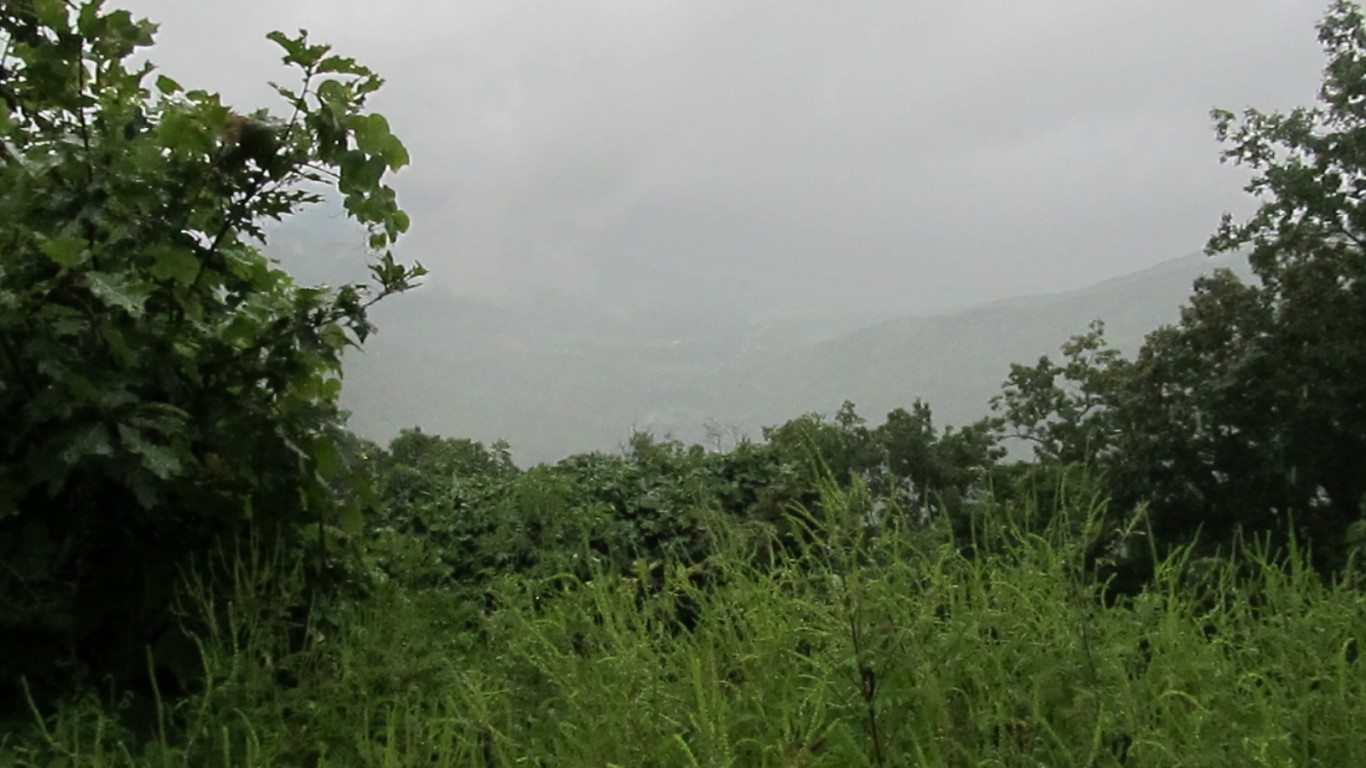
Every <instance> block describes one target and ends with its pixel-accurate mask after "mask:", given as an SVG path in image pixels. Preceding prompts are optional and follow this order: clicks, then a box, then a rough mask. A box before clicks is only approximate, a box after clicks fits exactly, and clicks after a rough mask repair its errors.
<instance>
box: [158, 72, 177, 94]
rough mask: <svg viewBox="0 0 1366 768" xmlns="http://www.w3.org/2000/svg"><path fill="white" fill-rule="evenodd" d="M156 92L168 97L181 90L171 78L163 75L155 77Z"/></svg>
mask: <svg viewBox="0 0 1366 768" xmlns="http://www.w3.org/2000/svg"><path fill="white" fill-rule="evenodd" d="M157 90H158V91H161V92H162V93H163V94H166V95H167V96H169V95H171V94H173V93H177V92H179V91H180V90H182V89H181V87H180V83H177V82H176V81H174V80H172V79H171V78H169V77H167V76H165V75H157Z"/></svg>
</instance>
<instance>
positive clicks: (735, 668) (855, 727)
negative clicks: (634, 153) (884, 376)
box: [0, 0, 1366, 766]
mask: <svg viewBox="0 0 1366 768" xmlns="http://www.w3.org/2000/svg"><path fill="white" fill-rule="evenodd" d="M151 33H152V27H151V26H150V25H149V24H147V23H145V22H137V21H135V20H133V19H132V18H131V17H130V16H129V15H128V14H126V13H123V12H112V13H106V12H105V11H104V10H103V9H102V7H101V4H100V3H98V2H93V3H86V4H84V5H81V6H80V7H78V8H72V7H71V6H69V5H68V4H66V3H65V2H62V0H19V1H18V2H11V3H7V4H5V5H4V6H3V7H0V34H2V35H3V38H2V40H3V54H2V57H0V66H3V68H4V77H3V79H0V98H3V100H4V102H5V107H6V108H5V110H3V111H0V138H2V139H3V142H0V216H2V217H3V218H0V222H3V224H2V225H0V226H3V230H0V240H2V241H3V248H4V250H3V251H0V373H2V374H3V375H0V414H3V419H4V422H3V423H5V424H7V425H12V426H11V428H10V430H9V431H8V432H7V433H6V434H5V435H4V438H3V442H0V451H3V453H2V454H0V765H10V764H13V765H22V766H40V765H41V766H49V765H60V766H83V765H89V766H118V765H166V766H174V765H193V766H204V765H208V766H214V765H219V766H236V765H357V766H361V765H393V766H400V765H403V766H406V765H472V766H510V765H518V764H527V765H545V766H561V765H569V766H576V765H593V766H610V765H621V766H648V765H659V766H672V765H708V766H710V765H738V766H750V765H754V766H817V765H829V766H851V765H878V766H880V765H926V766H941V765H945V766H958V765H962V766H968V765H974V766H976V765H1004V766H1013V765H1049V766H1053V765H1077V766H1171V765H1202V766H1204V765H1229V766H1246V765H1267V766H1271V765H1276V766H1281V765H1304V766H1315V765H1320V766H1342V765H1358V764H1366V742H1363V740H1362V739H1360V738H1359V736H1358V734H1360V733H1362V732H1366V695H1364V694H1366V674H1363V671H1362V662H1361V661H1360V658H1359V657H1360V649H1361V646H1362V644H1363V643H1364V642H1366V591H1363V586H1366V584H1363V579H1366V568H1363V565H1362V558H1363V557H1364V556H1366V552H1363V549H1366V519H1363V513H1366V480H1363V478H1364V477H1366V475H1364V474H1363V473H1362V471H1361V470H1362V469H1363V467H1362V460H1363V457H1366V416H1363V411H1362V409H1363V407H1366V406H1363V403H1366V365H1363V358H1362V354H1363V353H1362V345H1361V342H1360V340H1361V339H1363V338H1366V333H1363V332H1366V314H1363V313H1366V295H1363V293H1362V292H1363V291H1366V287H1363V286H1366V282H1364V281H1363V280H1364V279H1366V275H1364V274H1363V270H1366V246H1363V243H1366V222H1363V221H1362V220H1361V218H1360V216H1361V214H1360V213H1359V212H1358V210H1357V197H1356V196H1357V195H1359V189H1361V188H1363V187H1366V162H1363V161H1362V160H1361V157H1360V153H1359V152H1357V150H1356V147H1357V146H1358V144H1359V143H1360V139H1359V137H1360V135H1361V134H1362V132H1363V131H1366V99H1363V98H1361V95H1362V92H1363V91H1366V20H1363V18H1362V15H1361V13H1360V12H1359V11H1358V10H1357V8H1356V6H1354V5H1352V4H1350V3H1346V2H1339V3H1336V4H1335V5H1334V6H1333V7H1332V9H1331V10H1330V12H1329V14H1328V16H1327V18H1326V19H1325V21H1324V23H1323V25H1322V28H1321V37H1322V40H1323V42H1324V45H1325V48H1326V50H1327V53H1328V56H1329V67H1328V69H1327V72H1326V75H1325V85H1324V88H1323V92H1322V94H1321V99H1320V106H1319V107H1317V108H1315V109H1306V110H1299V111H1296V112H1293V113H1291V114H1289V115H1266V114H1262V113H1259V112H1255V111H1252V112H1249V113H1247V114H1246V115H1245V116H1244V117H1243V118H1242V119H1241V120H1240V119H1237V118H1235V117H1234V116H1231V115H1228V114H1226V113H1216V119H1217V122H1218V126H1219V134H1220V136H1221V138H1223V139H1224V140H1225V141H1226V142H1227V143H1228V145H1229V147H1230V148H1229V150H1228V151H1227V155H1226V156H1227V157H1228V158H1229V159H1230V160H1233V161H1237V162H1242V163H1246V164H1248V165H1249V166H1250V167H1252V169H1253V170H1254V171H1255V173H1256V176H1255V178H1254V181H1253V183H1252V185H1251V187H1250V191H1252V192H1253V193H1254V194H1257V195H1259V196H1261V198H1262V201H1263V206H1262V207H1261V209H1260V210H1259V211H1258V212H1257V213H1256V214H1255V215H1254V216H1253V218H1252V219H1250V220H1249V221H1248V222H1246V223H1243V224H1238V223H1236V222H1233V221H1231V220H1230V221H1227V222H1225V224H1224V226H1223V227H1222V228H1221V229H1220V231H1219V233H1218V234H1217V235H1216V236H1215V238H1214V239H1213V240H1212V241H1211V249H1212V250H1225V249H1234V248H1248V249H1250V253H1251V258H1252V264H1253V267H1254V270H1255V273H1256V276H1257V278H1258V279H1257V282H1255V283H1251V284H1244V283H1242V282H1240V281H1239V280H1237V279H1236V278H1235V277H1233V276H1232V275H1231V274H1228V273H1221V274H1219V275H1216V276H1215V277H1214V278H1211V279H1209V280H1204V281H1201V282H1200V283H1198V284H1197V285H1196V290H1195V295H1194V296H1193V298H1192V300H1191V304H1190V306H1189V307H1188V308H1187V309H1186V311H1185V312H1184V314H1183V318H1182V321H1181V322H1180V323H1179V324H1178V325H1176V326H1173V327H1168V328H1162V329H1159V330H1157V331H1155V332H1154V333H1153V334H1152V335H1151V336H1149V338H1148V341H1147V342H1146V343H1145V345H1144V346H1143V348H1142V350H1141V351H1140V352H1139V354H1138V356H1137V358H1136V359H1134V360H1132V361H1131V360H1126V359H1124V357H1123V356H1121V355H1120V354H1118V353H1117V352H1115V351H1113V350H1111V349H1109V348H1108V347H1107V346H1106V343H1105V340H1104V336H1103V329H1102V328H1100V327H1099V326H1097V327H1093V328H1092V329H1091V331H1090V332H1089V333H1087V334H1085V335H1082V336H1079V337H1077V338H1075V339H1073V340H1072V341H1070V342H1068V344H1067V345H1065V346H1064V348H1063V355H1064V358H1063V360H1062V361H1061V362H1054V361H1053V360H1051V359H1048V358H1045V359H1043V360H1040V361H1039V362H1038V363H1037V364H1036V365H1034V366H1015V367H1014V368H1013V369H1012V371H1011V372H1010V374H1009V378H1008V379H1007V381H1006V384H1005V388H1004V389H1003V391H1002V393H1001V395H1000V397H999V398H998V399H997V400H996V407H997V414H998V415H997V417H996V418H993V419H988V420H985V421H983V422H980V423H977V424H973V425H968V426H966V427H962V428H956V429H954V428H950V429H943V428H939V427H936V425H935V424H934V420H933V416H932V412H931V410H930V407H929V406H928V405H926V404H924V403H920V402H915V403H913V404H912V405H911V407H910V409H909V410H906V409H897V410H894V411H892V412H891V413H889V414H888V415H887V417H886V419H885V420H884V422H883V423H882V424H879V425H876V426H870V425H869V424H868V423H867V422H866V421H865V420H864V419H863V418H862V417H861V416H860V415H859V414H858V413H857V412H856V410H855V408H854V406H853V404H851V403H845V404H844V406H843V407H842V408H841V409H840V410H839V412H838V414H837V415H836V417H835V418H834V419H833V420H827V419H824V418H822V417H820V416H815V415H810V416H803V417H800V418H797V419H794V420H792V421H789V422H787V423H786V424H783V425H780V426H777V427H774V428H771V429H769V430H766V431H765V434H764V440H763V441H762V442H760V443H750V442H741V443H740V444H739V445H736V446H735V447H734V448H733V449H731V450H730V451H727V452H720V451H708V450H705V449H703V448H702V447H699V446H686V445H683V444H680V443H677V442H673V441H669V440H656V439H654V438H653V437H652V436H650V435H645V434H637V435H635V436H633V437H632V438H631V441H630V443H629V446H628V447H627V448H626V449H625V450H623V451H622V452H621V454H620V455H604V454H592V455H584V456H575V457H571V458H569V459H566V460H564V461H562V462H560V463H559V464H557V465H554V466H537V467H532V468H528V469H523V468H519V467H517V466H515V464H514V463H513V462H512V461H511V459H510V455H509V451H508V447H507V446H505V445H494V446H484V445H481V444H479V443H475V442H471V441H468V440H458V439H450V438H442V437H437V436H433V435H428V434H424V433H422V432H421V431H420V430H416V429H414V430H410V431H406V432H404V433H403V434H401V435H400V436H399V437H397V438H396V439H394V440H393V441H392V442H391V443H390V444H389V445H388V446H387V447H380V446H377V445H373V444H370V443H367V442H365V441H363V440H360V439H357V438H355V437H353V436H350V435H348V434H347V433H346V432H345V431H344V429H343V428H342V424H341V419H340V417H339V415H338V413H337V409H336V397H337V393H338V390H339V377H340V373H341V372H340V353H341V351H342V350H343V349H344V348H346V347H347V346H349V345H353V344H359V343H361V342H363V341H364V340H365V337H366V335H367V334H368V333H369V331H370V326H369V324H368V323H367V321H366V309H367V308H368V307H369V306H370V305H371V304H372V303H373V302H374V301H375V300H377V299H378V298H381V297H383V296H385V295H388V294H391V293H395V292H401V291H403V290H405V289H407V288H408V287H410V286H411V285H412V284H413V283H414V281H415V280H416V279H417V278H419V277H420V276H421V274H422V271H421V268H420V267H416V268H411V269H410V268H405V267H402V266H400V265H398V264H397V263H396V262H395V261H394V258H393V256H392V255H391V254H390V252H389V251H388V248H389V247H390V245H391V244H392V242H393V241H394V240H395V239H396V238H397V237H398V236H399V234H400V233H401V232H402V231H403V230H404V229H406V227H407V219H406V217H405V216H404V215H403V213H402V212H401V211H400V210H399V209H398V208H397V206H396V202H395V198H394V195H393V192H392V191H391V190H390V189H389V188H388V187H386V186H384V185H383V184H382V183H381V180H382V178H383V176H384V174H385V173H386V172H387V171H390V170H396V169H397V168H398V167H400V166H402V165H403V164H404V163H405V162H406V153H405V152H404V150H403V147H402V145H401V143H399V141H398V140H397V139H396V138H394V137H393V136H392V135H391V134H390V133H389V131H388V128H387V125H386V124H385V122H384V120H383V118H381V117H378V116H376V115H371V114H368V113H366V112H365V111H364V103H365V99H366V97H367V96H368V95H369V94H371V93H373V92H374V91H375V89H377V88H378V87H379V85H380V80H379V78H378V77H377V76H376V75H374V74H373V73H372V72H370V71H369V70H367V69H365V68H364V67H362V66H360V65H359V64H357V63H356V62H354V61H352V60H351V59H348V58H345V57H339V56H334V55H332V54H331V53H330V51H329V50H328V49H327V48H326V47H324V46H315V45H311V44H309V43H308V42H307V41H306V39H305V38H304V37H303V36H302V35H301V36H300V37H298V38H290V37H286V36H283V35H278V34H276V35H273V36H272V39H274V40H275V41H276V42H277V43H279V44H280V45H281V47H282V48H283V49H284V51H285V61H286V62H287V63H289V64H292V65H294V66H296V67H298V68H299V69H300V71H301V79H302V82H303V85H302V86H301V87H300V88H299V90H297V91H291V90H289V89H285V88H281V89H279V90H280V94H281V96H282V97H283V98H284V100H285V103H286V105H287V108H288V110H289V112H290V114H291V116H290V117H289V118H287V119H276V118H273V117H272V116H270V115H269V114H268V113H266V112H253V113H252V114H250V115H249V116H248V115H243V114H241V113H238V112H234V111H233V110H231V109H229V108H228V107H226V106H224V105H222V104H221V103H220V101H219V99H218V98H217V97H216V96H215V95H213V94H208V93H205V92H202V91H194V90H185V89H182V88H181V87H180V86H179V85H178V84H176V83H174V82H173V81H171V80H169V79H167V78H165V77H164V76H157V77H155V78H153V77H152V76H153V72H152V71H151V70H150V69H148V68H145V67H144V68H143V69H138V70H129V69H128V68H127V67H126V66H125V64H124V62H125V61H127V60H128V59H129V57H130V56H131V54H132V53H133V52H134V50H135V49H136V48H137V47H139V46H143V45H147V44H149V43H150V41H151ZM149 79H150V80H151V82H153V83H154V85H155V90H151V89H149V88H148V87H147V86H146V85H145V83H146V82H148V81H149ZM329 187H330V188H331V189H332V190H333V192H334V193H336V194H338V195H340V196H341V197H342V198H343V199H344V201H345V205H346V210H347V211H348V212H349V213H350V214H351V215H352V216H353V217H354V218H356V219H357V220H359V221H360V222H361V223H362V224H365V225H366V226H367V227H368V228H369V229H370V232H371V241H370V242H371V245H372V247H373V248H374V249H375V251H376V253H377V257H376V263H375V266H374V269H373V271H374V276H375V279H376V283H377V286H376V287H373V288H370V289H367V288H365V287H363V286H354V285H353V286H343V287H342V288H339V289H336V290H328V289H321V288H308V287H302V286H299V285H296V284H295V283H294V282H293V281H292V280H291V279H290V278H289V277H288V276H287V275H285V274H284V273H283V272H281V271H280V270H279V269H277V268H276V267H274V266H273V265H272V264H271V263H270V262H269V261H268V260H267V259H265V258H264V257H262V256H261V254H260V252H259V250H258V247H259V245H260V239H261V237H262V230H261V224H262V222H263V221H264V220H267V219H272V218H280V217H284V216H287V215H289V214H290V213H291V212H292V211H294V210H296V209H297V208H298V207H299V206H302V205H305V204H307V203H310V202H314V201H316V200H317V199H318V198H319V195H321V194H323V191H324V190H325V189H327V188H329ZM1011 436H1015V437H1019V438H1023V439H1025V440H1027V441H1029V442H1031V443H1032V444H1033V445H1034V446H1035V453H1036V455H1035V457H1034V460H1033V461H1028V462H1015V461H1008V460H1007V452H1006V450H1005V446H1006V445H1007V439H1008V438H1009V437H1011Z"/></svg>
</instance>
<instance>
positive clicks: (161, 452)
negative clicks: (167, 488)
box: [119, 424, 181, 480]
mask: <svg viewBox="0 0 1366 768" xmlns="http://www.w3.org/2000/svg"><path fill="white" fill-rule="evenodd" d="M119 440H120V441H122V442H123V445H124V446H125V447H126V448H128V450H130V451H132V452H133V453H136V454H137V455H139V456H141V457H142V466H143V467H144V468H146V469H147V471H148V472H151V473H152V474H153V475H156V476H157V477H159V478H161V479H162V480H168V479H170V478H171V477H174V476H175V475H177V474H178V473H179V472H180V466H181V463H180V457H179V456H177V455H176V452H175V451H174V450H172V449H171V448H168V447H166V446H164V445H159V444H158V443H156V442H153V441H151V440H148V439H146V438H145V437H144V436H143V432H142V430H140V429H138V428H137V427H133V426H130V425H128V424H120V425H119Z"/></svg>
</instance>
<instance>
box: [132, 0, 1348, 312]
mask: <svg viewBox="0 0 1366 768" xmlns="http://www.w3.org/2000/svg"><path fill="white" fill-rule="evenodd" d="M131 5H132V6H133V8H134V9H135V10H138V11H140V12H143V13H145V14H147V15H149V16H151V17H153V18H154V19H159V20H163V21H164V22H165V24H164V28H163V43H164V45H163V47H162V48H161V49H159V50H158V52H157V53H156V54H155V55H154V58H156V59H157V60H158V61H159V62H161V63H162V64H163V65H164V66H165V67H166V69H168V70H170V71H172V72H173V73H175V74H177V75H178V76H180V73H184V74H183V77H181V79H182V80H184V81H186V82H194V83H196V84H203V85H205V86H206V87H211V88H218V89H222V90H224V91H225V92H226V93H228V94H229V96H230V98H233V99H234V100H239V101H243V102H246V101H252V100H256V101H264V100H266V99H268V97H269V93H268V91H267V90H266V89H264V88H262V87H261V86H260V83H262V82H263V81H264V80H266V79H269V78H273V77H279V70H278V68H276V67H274V66H273V62H274V60H275V54H274V53H273V51H272V49H271V46H270V45H269V44H267V43H264V42H262V40H261V38H262V35H263V34H264V32H265V31H267V30H269V29H273V28H283V29H293V28H296V27H301V26H303V27H308V28H309V29H310V30H311V31H312V32H313V34H314V36H315V37H316V38H317V39H319V40H323V41H327V42H331V43H333V44H334V45H335V46H336V47H337V48H338V49H339V50H340V51H342V52H344V53H347V54H349V55H354V56H356V57H357V58H359V59H360V60H361V61H363V62H366V63H367V64H370V65H371V66H373V67H375V68H376V69H378V70H379V71H381V72H382V73H383V74H384V75H385V76H386V77H387V78H388V80H389V84H388V86H387V88H386V90H385V92H384V93H383V94H382V95H381V98H379V99H378V100H377V101H376V104H375V106H376V108H377V109H380V110H381V111H383V112H385V113H386V114H387V115H389V117H390V119H391V122H392V123H393V124H394V127H395V130H396V131H397V132H398V133H399V134H400V135H401V136H403V137H404V138H405V139H406V140H407V142H408V144H409V146H410V148H411V150H412V154H413V158H414V161H415V162H414V166H413V168H412V169H410V170H408V171H405V172H404V173H403V174H402V175H401V176H400V177H399V179H398V182H397V186H398V187H399V190H400V193H401V194H402V195H403V201H404V203H405V205H407V206H408V207H410V208H411V209H412V211H413V213H414V216H415V227H414V233H413V235H412V237H411V239H410V241H409V242H408V243H406V244H405V245H406V246H407V253H408V254H409V255H412V256H416V257H418V258H421V259H422V260H423V261H424V262H426V263H427V264H428V265H429V266H431V267H433V268H434V272H435V273H436V274H435V277H434V281H435V282H437V283H438V284H440V285H444V286H447V287H450V288H454V289H458V290H465V291H471V292H494V293H497V292H503V293H506V292H510V291H515V290H523V289H534V288H540V287H560V288H566V289H572V290H581V291H588V292H591V291H594V290H599V289H603V287H604V286H607V287H612V288H613V289H616V290H656V291H659V292H661V293H665V292H667V291H671V290H683V287H684V286H685V285H692V284H693V283H690V282H688V281H686V280H683V279H681V277H680V275H686V274H687V273H689V272H704V273H705V274H703V275H700V276H698V277H697V280H695V281H694V282H695V283H696V284H697V285H699V286H711V288H710V290H735V291H737V292H742V291H749V292H754V293H761V294H765V295H768V296H769V297H770V299H771V301H773V302H774V303H779V304H781V303H784V302H785V303H788V304H799V303H801V302H810V301H817V300H822V301H830V302H846V303H848V304H850V305H851V306H852V305H863V306H877V307H881V308H884V310H885V311H888V312H892V311H917V310H928V309H933V308H940V307H942V306H946V305H949V304H959V303H965V302H969V301H977V300H982V299H987V298H994V297H998V296H1003V295H1008V294H1012V293H1020V292H1028V291H1036V290H1041V289H1048V288H1059V287H1071V286H1076V285H1081V284H1084V283H1087V282H1090V281H1092V280H1094V279H1098V278H1101V277H1105V276H1109V275H1113V274H1118V273H1122V272H1126V271H1130V270H1132V269H1135V268H1138V267H1141V266H1145V265H1147V264H1151V263H1155V262H1157V261H1160V260H1162V259H1166V258H1169V257H1173V256H1176V255H1180V254H1182V253H1187V252H1190V251H1192V250H1195V249H1197V248H1199V247H1200V246H1201V245H1202V244H1203V240H1204V237H1205V236H1206V235H1207V234H1208V232H1209V231H1210V230H1211V229H1212V228H1213V226H1214V224H1215V223H1216V222H1217V219H1218V216H1219V214H1220V213H1221V212H1222V211H1224V210H1227V209H1230V208H1233V209H1245V208H1246V205H1247V204H1246V202H1245V201H1244V200H1243V199H1242V197H1241V195H1240V193H1239V191H1238V186H1239V184H1240V183H1241V176H1240V175H1239V174H1238V173H1237V172H1236V171H1230V170H1229V169H1227V168H1221V167H1220V166H1219V164H1218V162H1217V151H1218V148H1217V146H1216V145H1215V144H1214V142H1213V139H1212V134H1211V131H1210V127H1209V121H1208V117H1207V112H1208V110H1209V108H1210V107H1213V106H1216V105H1218V106H1229V107H1234V108H1238V107H1242V106H1244V105H1249V104H1251V105H1258V106H1263V107H1268V108H1277V107H1287V106H1291V105H1294V104H1298V103H1303V102H1305V101H1307V100H1308V99H1310V98H1312V95H1313V92H1314V88H1315V84H1316V82H1317V74H1318V68H1319V66H1320V60H1319V56H1318V49H1317V46H1316V43H1315V41H1314V33H1313V24H1314V23H1315V21H1316V20H1317V18H1318V16H1319V15H1320V14H1321V12H1322V10H1323V8H1322V7H1318V6H1317V5H1316V4H1313V3H1304V2H1302V1H1296V2H1286V1H1276V0H1265V1H1264V2H1258V3H1247V2H1244V1H1243V0H1208V1H1206V2H1198V3H1192V2H1189V1H1188V0H1156V1H1154V2H1094V1H1093V0H1036V1H1034V2H1027V3H1026V2H1018V3H987V2H961V3H958V2H952V3H950V2H904V1H903V2H890V1H886V2H884V1H880V0H874V1H872V2H860V3H818V2H794V1H793V0H783V1H781V2H780V1H777V0H773V1H770V2H721V1H720V0H710V1H706V2H681V1H679V2H658V3H653V2H652V3H645V2H626V1H625V0H622V1H621V2H606V1H605V0H584V1H582V2H572V3H571V2H554V3H552V2H532V1H531V0H511V1H506V2H505V1H502V0H485V1H483V2H456V3H432V2H411V1H409V2H391V3H386V4H382V5H381V4H376V3H373V2H370V3H359V2H349V1H348V2H340V1H338V0H329V1H328V2H322V1H321V0H314V1H313V2H279V1H278V0H277V1H275V2H262V1H260V0H244V1H243V2H238V3H233V4H219V3H198V2H196V3H186V2H183V1H182V2H171V1H170V0H155V1H154V0H145V1H144V2H136V3H132V4H131ZM650 280H665V281H672V282H671V283H668V284H664V285H661V286H656V287H654V288H652V289H651V288H649V285H648V281H650ZM698 290H702V288H698Z"/></svg>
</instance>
